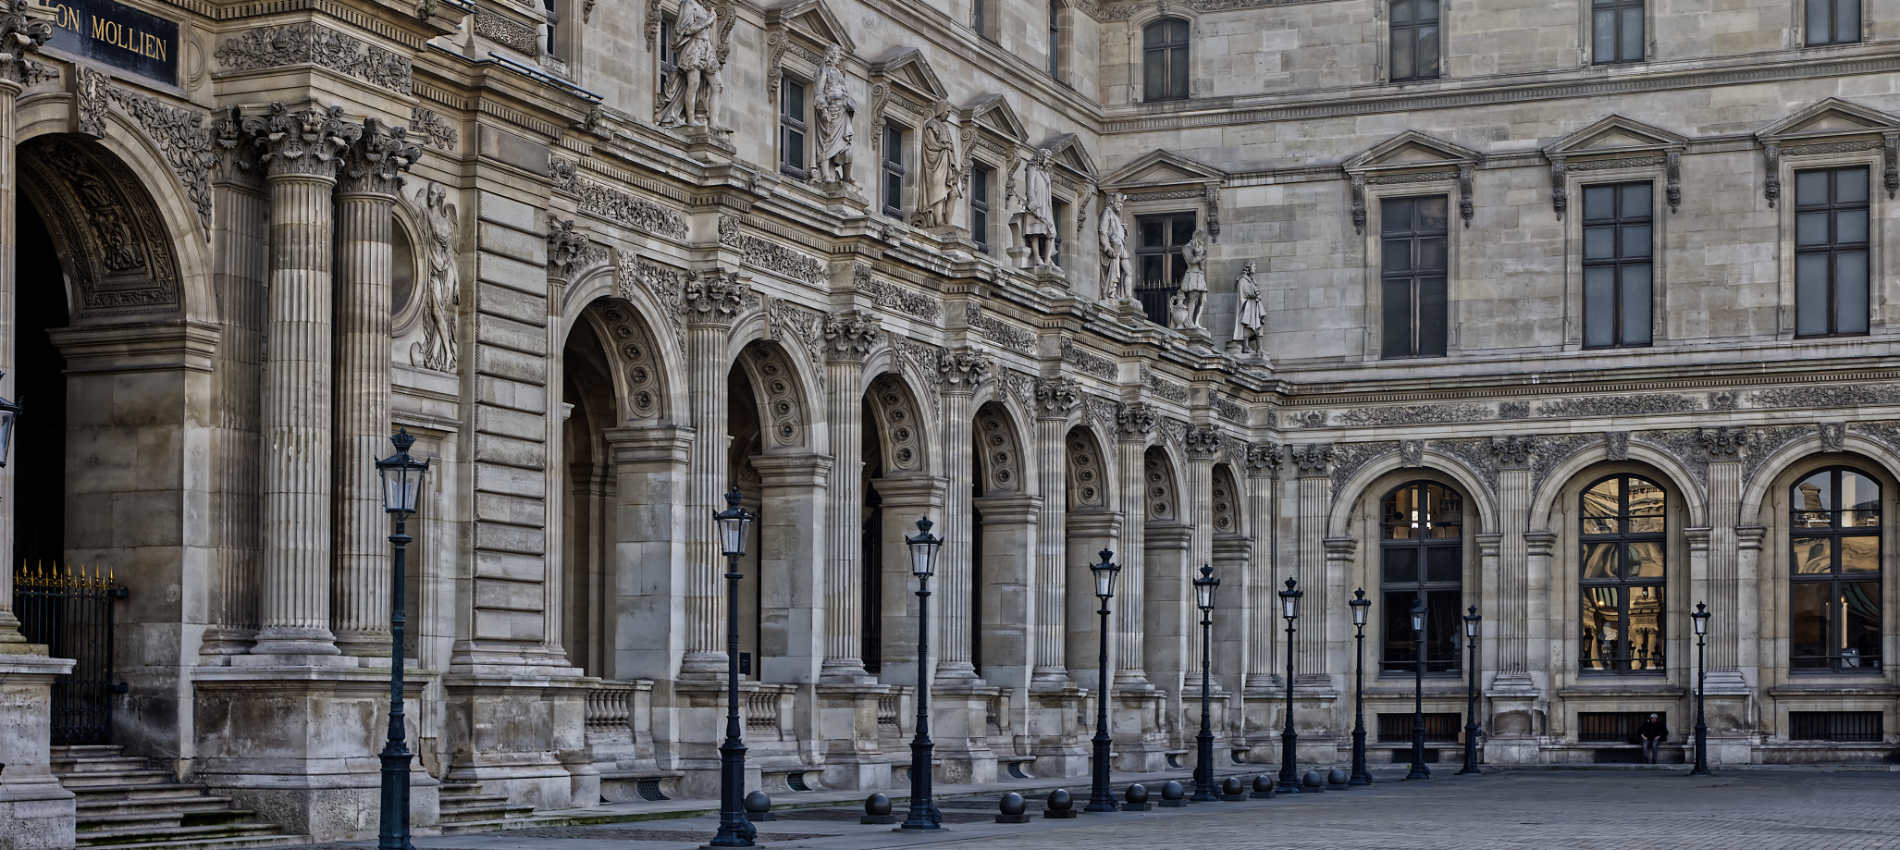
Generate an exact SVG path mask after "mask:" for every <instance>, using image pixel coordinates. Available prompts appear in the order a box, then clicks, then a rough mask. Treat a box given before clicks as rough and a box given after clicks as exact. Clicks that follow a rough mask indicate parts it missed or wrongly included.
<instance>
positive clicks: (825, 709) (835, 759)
mask: <svg viewBox="0 0 1900 850" xmlns="http://www.w3.org/2000/svg"><path fill="white" fill-rule="evenodd" d="M816 687H817V691H818V718H817V720H818V722H817V724H816V725H817V729H818V744H819V746H820V747H821V748H822V749H823V752H824V756H825V766H824V776H823V779H822V781H823V782H824V784H825V787H826V788H840V789H842V788H854V789H862V788H888V787H890V784H891V757H890V756H889V755H886V754H885V753H884V752H883V750H882V748H880V747H879V745H878V740H877V706H878V700H880V699H882V698H883V697H884V696H885V695H887V694H889V693H890V692H891V686H889V685H880V684H876V683H861V684H840V685H831V684H820V685H818V686H816Z"/></svg>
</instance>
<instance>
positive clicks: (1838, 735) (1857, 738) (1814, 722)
mask: <svg viewBox="0 0 1900 850" xmlns="http://www.w3.org/2000/svg"><path fill="white" fill-rule="evenodd" d="M1883 725H1884V724H1883V723H1882V722H1881V716H1880V712H1878V711H1790V712H1788V740H1790V741H1834V742H1838V743H1869V744H1877V743H1880V742H1881V741H1882V740H1884V739H1885V737H1886V736H1885V734H1884V733H1883V731H1882V727H1883Z"/></svg>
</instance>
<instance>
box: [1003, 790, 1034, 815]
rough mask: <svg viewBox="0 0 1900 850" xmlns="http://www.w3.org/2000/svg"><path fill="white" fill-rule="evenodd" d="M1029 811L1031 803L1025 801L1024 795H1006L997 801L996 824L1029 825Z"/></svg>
mask: <svg viewBox="0 0 1900 850" xmlns="http://www.w3.org/2000/svg"><path fill="white" fill-rule="evenodd" d="M1028 811H1029V803H1027V802H1025V801H1024V800H1023V795H1021V794H1018V793H1016V792H1014V791H1011V792H1009V793H1008V794H1004V795H1003V798H1002V799H1001V800H997V801H996V822H997V823H1028V822H1029V815H1028V814H1027V812H1028Z"/></svg>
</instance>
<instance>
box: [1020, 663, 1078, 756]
mask: <svg viewBox="0 0 1900 850" xmlns="http://www.w3.org/2000/svg"><path fill="white" fill-rule="evenodd" d="M1066 678H1067V677H1066V676H1065V677H1064V679H1065V680H1066ZM1087 695H1088V692H1087V691H1084V690H1082V689H1081V688H1078V687H1076V686H1074V685H1069V684H1065V685H1060V686H1055V687H1043V686H1039V685H1031V686H1030V691H1029V739H1030V746H1031V747H1032V752H1034V753H1035V756H1036V776H1038V777H1057V776H1088V775H1089V771H1090V764H1089V741H1088V733H1086V732H1085V731H1084V730H1083V728H1082V722H1081V713H1082V701H1083V699H1084V698H1085V697H1086V696H1087Z"/></svg>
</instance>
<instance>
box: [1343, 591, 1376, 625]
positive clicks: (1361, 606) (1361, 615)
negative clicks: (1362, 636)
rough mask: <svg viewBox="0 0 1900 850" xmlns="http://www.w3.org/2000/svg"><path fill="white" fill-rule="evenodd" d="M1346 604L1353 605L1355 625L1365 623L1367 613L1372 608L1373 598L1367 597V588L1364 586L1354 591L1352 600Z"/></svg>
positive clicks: (1353, 622)
mask: <svg viewBox="0 0 1900 850" xmlns="http://www.w3.org/2000/svg"><path fill="white" fill-rule="evenodd" d="M1346 604H1347V605H1351V606H1352V624H1353V625H1355V626H1363V625H1365V624H1366V614H1367V613H1368V612H1369V611H1370V609H1371V608H1372V600H1370V599H1367V598H1366V589H1365V588H1363V587H1362V588H1359V589H1358V590H1355V591H1353V592H1352V601H1351V602H1347V603H1346Z"/></svg>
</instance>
